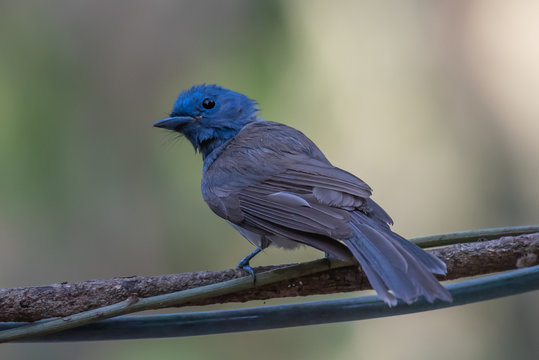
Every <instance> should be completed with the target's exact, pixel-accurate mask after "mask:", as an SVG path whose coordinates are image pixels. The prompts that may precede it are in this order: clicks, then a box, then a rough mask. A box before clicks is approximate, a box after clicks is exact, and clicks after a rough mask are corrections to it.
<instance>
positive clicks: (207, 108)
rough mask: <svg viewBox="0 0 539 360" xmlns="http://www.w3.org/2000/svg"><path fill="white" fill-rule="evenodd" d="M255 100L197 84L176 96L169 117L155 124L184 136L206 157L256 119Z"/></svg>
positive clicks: (215, 87) (225, 90) (218, 88)
mask: <svg viewBox="0 0 539 360" xmlns="http://www.w3.org/2000/svg"><path fill="white" fill-rule="evenodd" d="M257 111H258V109H257V107H256V102H254V101H253V100H251V99H249V98H248V97H247V96H245V95H242V94H240V93H237V92H234V91H231V90H227V89H224V88H222V87H220V86H217V85H198V86H193V87H192V88H190V89H189V90H184V91H182V92H181V94H180V95H179V96H178V98H177V99H176V102H175V103H174V107H173V108H172V112H171V113H170V117H168V118H165V119H163V120H159V121H157V122H156V123H154V124H153V126H155V127H159V128H164V129H168V130H173V131H176V132H178V133H181V134H182V135H184V136H185V137H186V138H187V139H189V141H190V142H191V144H193V147H194V148H195V150H196V151H200V152H201V153H202V156H203V158H204V159H206V157H207V156H208V155H209V154H211V152H212V151H213V150H214V149H215V148H217V147H219V145H222V144H224V143H225V142H226V141H227V140H229V139H230V138H232V137H233V136H234V135H236V134H237V133H238V132H239V131H240V130H241V129H242V128H243V127H244V126H245V125H247V124H248V123H250V122H253V121H256V113H257Z"/></svg>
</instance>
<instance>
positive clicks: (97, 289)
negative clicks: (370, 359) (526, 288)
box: [0, 233, 539, 321]
mask: <svg viewBox="0 0 539 360" xmlns="http://www.w3.org/2000/svg"><path fill="white" fill-rule="evenodd" d="M431 252H432V253H434V254H435V255H436V256H438V257H439V258H440V259H442V260H443V261H445V262H446V264H447V268H448V274H447V276H446V277H443V278H441V279H442V280H450V279H456V278H460V277H465V276H474V275H480V274H488V273H492V272H498V271H504V270H509V269H514V268H517V267H528V266H532V265H537V264H539V233H535V234H528V235H520V236H507V237H503V238H500V239H497V240H490V241H483V242H477V243H468V244H457V245H452V246H449V247H446V248H440V249H434V250H431ZM284 266H288V265H280V266H269V267H259V268H256V269H255V271H256V272H257V273H258V272H261V271H268V270H272V269H277V268H282V267H284ZM243 276H245V272H243V271H241V270H224V271H212V272H210V271H202V272H195V273H182V274H171V275H161V276H152V277H140V276H133V277H124V278H114V279H111V280H93V281H85V282H80V283H71V284H70V283H60V284H52V285H48V286H36V287H25V288H13V289H0V321H35V320H38V319H42V318H50V317H63V316H68V315H71V314H75V313H79V312H83V311H87V310H90V309H95V308H99V307H103V306H106V305H110V304H114V303H118V302H121V301H123V300H126V299H128V298H130V297H131V298H144V297H149V296H155V295H159V294H165V293H170V292H174V291H180V290H185V289H190V288H195V287H200V286H204V285H209V284H213V283H218V282H222V281H226V280H231V279H235V278H239V277H243ZM368 288H370V285H369V283H368V280H367V279H366V277H365V275H364V274H363V272H362V271H360V270H358V268H357V266H349V267H344V268H337V269H331V270H328V271H325V272H321V273H317V274H315V275H309V276H305V277H300V278H297V279H294V280H286V281H282V282H279V283H275V284H271V285H267V286H264V287H261V288H256V289H252V290H246V291H242V292H238V293H234V294H230V295H224V296H219V297H215V298H210V299H202V300H199V301H197V302H192V303H188V304H184V305H207V304H213V303H225V302H245V301H249V300H260V299H269V298H275V297H291V296H305V295H314V294H330V293H336V292H347V291H355V290H362V289H368Z"/></svg>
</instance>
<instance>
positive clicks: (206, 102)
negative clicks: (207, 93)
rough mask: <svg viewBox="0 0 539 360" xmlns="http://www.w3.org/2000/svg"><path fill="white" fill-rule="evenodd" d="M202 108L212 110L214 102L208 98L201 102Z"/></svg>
mask: <svg viewBox="0 0 539 360" xmlns="http://www.w3.org/2000/svg"><path fill="white" fill-rule="evenodd" d="M202 106H203V107H204V109H213V107H214V106H215V101H213V100H212V99H210V98H205V99H204V100H203V101H202Z"/></svg>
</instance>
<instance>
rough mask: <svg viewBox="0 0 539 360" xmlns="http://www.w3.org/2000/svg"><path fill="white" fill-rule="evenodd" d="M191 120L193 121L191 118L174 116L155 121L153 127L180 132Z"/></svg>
mask: <svg viewBox="0 0 539 360" xmlns="http://www.w3.org/2000/svg"><path fill="white" fill-rule="evenodd" d="M193 120H194V119H193V118H192V117H191V116H174V117H168V118H164V119H161V120H159V121H156V122H154V123H153V126H154V127H158V128H163V129H167V130H173V131H180V129H181V128H182V127H183V126H184V125H185V124H187V123H189V122H191V121H193Z"/></svg>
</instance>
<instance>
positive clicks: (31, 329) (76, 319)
mask: <svg viewBox="0 0 539 360" xmlns="http://www.w3.org/2000/svg"><path fill="white" fill-rule="evenodd" d="M347 265H350V264H347V263H344V262H342V261H338V260H333V259H331V260H330V259H321V260H316V261H311V262H307V263H302V264H297V265H293V266H289V267H285V268H280V269H276V270H272V271H267V272H263V273H260V274H257V275H256V283H253V278H252V277H251V276H246V277H242V278H238V279H233V280H229V281H224V282H221V283H217V284H211V285H207V286H201V287H198V288H194V289H189V290H183V291H177V292H174V293H170V294H164V295H158V296H152V297H148V298H141V299H137V298H131V299H127V300H124V301H121V302H119V303H116V304H113V305H109V306H104V307H101V308H98V309H94V310H89V311H84V312H81V313H78V314H74V315H71V316H67V317H64V318H57V319H52V320H48V321H44V322H39V323H36V324H29V325H24V326H21V327H18V328H14V329H9V330H3V331H0V342H7V341H14V340H20V339H23V338H27V337H31V336H37V335H44V334H50V333H53V332H57V331H61V330H67V329H71V328H74V327H78V326H81V325H84V324H88V323H90V322H94V321H98V320H103V319H108V318H111V317H114V316H118V315H124V314H129V313H134V312H138V311H143V310H151V309H158V308H165V307H170V306H173V305H174V306H177V305H181V304H184V303H187V302H190V301H194V300H197V299H201V298H208V297H214V296H220V295H225V294H230V293H234V292H237V291H241V290H247V289H250V288H253V287H260V286H264V285H268V284H271V283H275V282H278V281H282V280H287V279H292V278H296V277H300V276H305V275H310V274H314V273H317V272H321V271H325V270H328V268H340V267H344V266H347Z"/></svg>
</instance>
